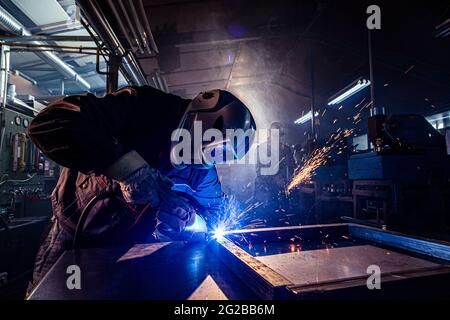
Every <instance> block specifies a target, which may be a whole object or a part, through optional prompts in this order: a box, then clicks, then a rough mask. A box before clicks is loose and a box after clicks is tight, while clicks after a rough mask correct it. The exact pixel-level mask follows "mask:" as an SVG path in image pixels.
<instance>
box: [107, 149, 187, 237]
mask: <svg viewBox="0 0 450 320" xmlns="http://www.w3.org/2000/svg"><path fill="white" fill-rule="evenodd" d="M105 174H106V175H108V176H109V177H111V178H113V179H115V180H116V181H117V182H118V183H119V185H120V189H121V191H122V195H123V197H124V199H125V201H126V202H128V203H129V204H131V205H141V204H148V203H149V204H150V206H151V207H152V208H155V209H157V210H158V211H157V218H158V220H159V222H160V225H161V228H162V229H165V230H170V231H171V232H181V231H183V230H184V229H185V228H186V227H187V226H189V225H191V224H193V223H194V220H195V209H194V207H193V206H192V205H191V204H190V202H189V201H188V200H187V199H186V198H184V197H182V196H180V195H179V194H178V193H177V192H175V191H173V190H172V189H171V188H172V186H173V183H172V181H171V180H170V179H168V178H167V177H165V176H164V175H162V174H161V173H160V172H159V171H158V170H156V169H153V168H152V167H150V166H149V165H148V164H147V162H145V160H143V159H142V158H141V157H140V156H139V154H137V153H136V152H135V151H132V152H130V153H128V154H125V155H124V156H123V157H122V158H120V159H119V160H118V161H117V162H116V163H114V164H113V165H112V166H111V167H109V168H108V169H107V170H106V172H105Z"/></svg>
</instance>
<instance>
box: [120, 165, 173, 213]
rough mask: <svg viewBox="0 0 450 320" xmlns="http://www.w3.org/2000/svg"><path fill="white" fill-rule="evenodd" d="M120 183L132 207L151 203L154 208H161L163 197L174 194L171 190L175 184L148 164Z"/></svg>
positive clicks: (126, 199)
mask: <svg viewBox="0 0 450 320" xmlns="http://www.w3.org/2000/svg"><path fill="white" fill-rule="evenodd" d="M118 182H119V185H120V189H121V191H122V195H123V197H124V199H125V201H126V202H128V203H130V204H132V205H139V204H147V203H150V205H151V206H152V208H159V207H160V205H161V204H162V195H164V194H167V193H170V192H173V191H171V189H170V188H171V187H172V185H173V183H172V182H171V181H170V180H169V179H168V178H166V177H165V176H164V175H162V174H161V173H160V172H159V171H158V170H155V169H153V168H151V167H150V166H149V165H148V164H145V165H144V166H143V167H142V168H140V169H138V170H137V171H136V172H134V173H133V174H132V175H131V176H129V177H128V178H127V179H125V180H123V181H118Z"/></svg>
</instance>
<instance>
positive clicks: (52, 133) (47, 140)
mask: <svg viewBox="0 0 450 320" xmlns="http://www.w3.org/2000/svg"><path fill="white" fill-rule="evenodd" d="M136 100H137V98H136V92H135V90H133V89H132V88H126V89H123V90H120V91H118V92H116V93H114V94H108V95H106V96H105V97H104V98H97V97H95V96H94V95H92V94H87V95H85V96H70V97H66V98H64V99H63V100H60V101H58V102H55V103H53V104H51V105H50V106H49V107H47V108H46V109H44V110H43V111H41V112H40V113H39V114H38V115H37V116H36V117H35V118H34V119H33V121H32V122H31V124H30V127H29V129H28V134H29V136H30V138H31V139H32V140H33V142H34V143H35V144H36V145H37V146H38V147H39V149H41V150H42V152H44V154H45V155H46V156H48V157H49V158H50V159H52V160H54V161H55V162H57V163H58V164H61V165H62V166H65V167H68V168H73V169H77V170H78V171H81V172H83V173H90V172H95V173H102V171H103V170H104V169H105V168H107V167H108V166H109V165H110V164H111V163H113V162H115V161H116V160H117V159H118V158H120V157H121V156H123V155H124V154H126V153H127V152H128V151H130V150H128V149H127V148H126V147H125V146H123V145H121V144H120V143H119V142H118V141H117V139H116V136H118V135H119V134H120V132H122V131H124V130H127V128H128V126H129V123H130V119H131V117H132V116H133V113H134V112H135V111H134V110H135V109H136Z"/></svg>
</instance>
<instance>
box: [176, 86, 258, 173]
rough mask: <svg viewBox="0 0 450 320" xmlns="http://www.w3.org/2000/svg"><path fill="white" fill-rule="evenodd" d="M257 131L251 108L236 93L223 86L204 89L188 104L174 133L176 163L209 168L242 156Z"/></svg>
mask: <svg viewBox="0 0 450 320" xmlns="http://www.w3.org/2000/svg"><path fill="white" fill-rule="evenodd" d="M255 130H256V125H255V121H254V119H253V116H252V114H251V113H250V111H249V109H248V108H247V107H246V106H245V104H244V103H243V102H242V101H240V100H239V99H238V98H236V97H235V96H234V95H233V94H231V93H230V92H228V91H224V90H219V89H216V90H212V91H207V92H202V93H200V94H199V95H198V96H197V97H195V98H194V99H193V100H192V101H191V103H190V104H189V105H188V107H187V109H186V112H185V113H184V115H183V117H182V119H181V121H180V124H179V126H178V129H177V130H175V131H174V133H173V134H172V149H171V161H172V164H174V165H186V164H197V165H198V164H200V165H202V166H207V167H208V166H211V165H214V164H223V163H229V162H230V161H234V160H239V159H242V158H243V157H244V155H245V154H246V153H247V152H248V150H249V149H250V146H251V144H252V142H253V139H254V136H255ZM187 149H190V152H188V153H186V152H187V151H189V150H187Z"/></svg>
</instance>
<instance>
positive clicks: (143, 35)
mask: <svg viewBox="0 0 450 320" xmlns="http://www.w3.org/2000/svg"><path fill="white" fill-rule="evenodd" d="M128 3H129V5H130V8H131V15H132V16H133V19H134V22H135V23H136V26H137V28H138V31H139V35H140V36H141V39H142V43H143V44H144V48H145V49H146V50H147V53H148V54H152V50H151V48H150V44H149V43H148V40H147V35H146V33H145V30H144V28H143V27H142V24H141V22H140V21H139V16H138V14H137V10H136V7H135V6H134V2H133V0H128Z"/></svg>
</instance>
